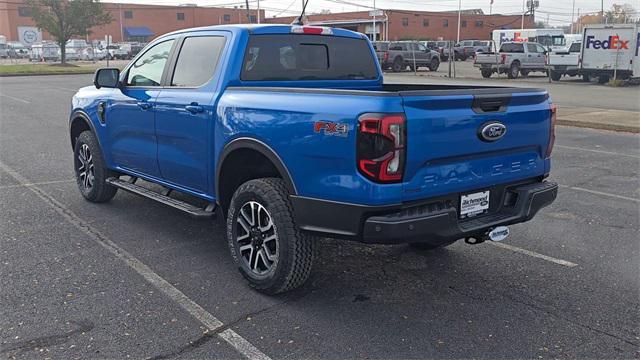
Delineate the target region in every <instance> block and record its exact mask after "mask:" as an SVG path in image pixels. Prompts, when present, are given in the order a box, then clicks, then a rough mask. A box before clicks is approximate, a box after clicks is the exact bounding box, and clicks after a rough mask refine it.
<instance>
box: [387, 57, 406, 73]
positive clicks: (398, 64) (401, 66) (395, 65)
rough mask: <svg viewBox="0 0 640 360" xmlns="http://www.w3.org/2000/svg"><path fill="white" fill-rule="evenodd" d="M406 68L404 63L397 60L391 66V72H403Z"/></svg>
mask: <svg viewBox="0 0 640 360" xmlns="http://www.w3.org/2000/svg"><path fill="white" fill-rule="evenodd" d="M405 68H406V66H405V65H404V61H402V59H400V58H398V59H395V60H394V62H393V65H392V67H391V70H393V72H400V71H402V70H404V69H405Z"/></svg>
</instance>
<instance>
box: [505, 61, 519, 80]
mask: <svg viewBox="0 0 640 360" xmlns="http://www.w3.org/2000/svg"><path fill="white" fill-rule="evenodd" d="M518 75H520V64H518V63H517V62H515V61H514V62H513V63H511V67H510V68H509V71H508V72H507V77H508V78H509V79H517V78H518Z"/></svg>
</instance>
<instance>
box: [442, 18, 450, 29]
mask: <svg viewBox="0 0 640 360" xmlns="http://www.w3.org/2000/svg"><path fill="white" fill-rule="evenodd" d="M442 27H449V19H442Z"/></svg>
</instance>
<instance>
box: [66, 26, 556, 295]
mask: <svg viewBox="0 0 640 360" xmlns="http://www.w3.org/2000/svg"><path fill="white" fill-rule="evenodd" d="M176 43H178V44H180V46H174V45H175V44H176ZM375 56H376V55H375V53H374V52H373V51H372V49H371V46H370V43H369V40H368V39H367V38H366V37H365V36H363V34H360V33H356V32H352V31H348V30H344V29H338V28H329V27H312V26H297V25H273V24H265V25H255V24H252V25H228V26H212V27H206V28H197V29H186V30H179V31H176V32H172V33H170V34H167V35H164V36H160V37H159V38H157V39H156V40H154V42H152V43H151V44H150V45H149V46H148V47H147V48H145V50H144V53H143V54H142V55H140V56H139V57H138V58H137V59H136V61H134V62H132V63H130V64H129V65H127V66H126V67H125V68H124V69H123V70H122V73H121V72H120V70H119V69H116V68H110V69H101V70H99V71H97V72H96V75H95V78H94V84H93V85H92V86H88V87H84V88H82V89H80V90H79V91H78V92H77V93H76V94H75V95H74V96H73V99H72V111H71V114H70V124H69V125H70V126H69V135H70V138H69V139H70V145H71V147H72V149H73V157H72V158H73V161H74V168H75V175H76V180H77V185H78V189H79V191H80V193H81V194H82V196H83V197H84V198H85V199H86V200H88V201H91V202H96V203H100V202H105V201H109V200H110V199H111V198H113V197H114V196H115V195H116V192H117V191H118V189H121V190H125V191H129V192H132V193H134V194H137V195H140V196H143V197H146V198H148V199H150V200H154V201H158V202H159V203H162V204H165V205H169V206H172V207H174V208H176V209H179V210H182V211H184V212H186V213H188V214H191V215H193V216H197V217H205V218H206V217H211V216H213V215H214V212H215V213H218V214H219V216H222V217H224V218H225V219H226V236H227V240H228V244H229V249H230V251H231V255H232V258H233V260H234V262H235V264H236V266H237V268H238V269H239V271H240V272H241V273H242V275H243V276H244V278H245V279H246V280H247V282H248V283H249V284H250V286H252V287H253V288H255V289H257V290H259V291H262V292H265V293H268V294H275V293H280V292H284V291H288V290H291V289H294V288H296V287H298V286H300V285H302V284H303V283H304V282H305V281H306V279H307V278H308V276H309V274H310V273H311V268H312V264H313V261H314V253H315V251H314V248H315V247H317V246H319V243H318V240H317V239H318V237H321V236H322V237H326V236H331V237H338V238H343V239H351V240H356V241H362V242H366V243H384V244H403V243H410V244H412V246H413V247H415V248H418V249H422V250H428V249H435V248H438V247H443V246H447V245H449V244H452V243H453V242H455V241H457V240H459V239H463V238H464V239H465V241H466V242H467V243H470V244H475V243H480V242H483V241H485V240H492V241H500V240H503V239H504V238H506V237H507V236H508V235H509V229H508V228H507V227H506V226H507V225H509V224H516V223H521V222H525V221H528V220H531V219H532V218H533V217H534V216H535V215H536V213H537V212H538V211H539V210H540V209H542V208H543V207H545V206H547V205H549V204H551V203H552V202H553V201H554V199H555V198H556V194H557V191H558V185H557V184H556V183H554V182H551V181H547V179H548V176H549V172H550V167H551V160H550V156H551V151H552V149H553V144H554V139H555V135H554V126H555V113H556V110H555V107H554V106H553V105H552V104H551V102H550V101H549V99H548V94H547V92H546V90H544V89H524V88H509V87H490V86H480V87H475V86H473V85H434V84H416V85H409V84H404V83H400V84H388V83H386V82H384V81H383V75H382V71H381V69H380V67H379V66H377V62H376V61H375ZM329 64H331V66H329ZM158 87H161V88H162V91H158ZM150 93H154V94H155V95H154V96H149V94H150ZM510 99H517V101H510ZM142 181H145V182H147V183H154V184H157V185H159V186H161V187H162V188H163V189H164V190H161V191H156V190H154V189H153V188H151V187H145V185H144V184H142V183H141V182H142ZM156 188H157V187H156ZM172 193H173V194H175V193H182V194H188V195H190V196H191V197H192V198H195V199H198V200H199V202H202V203H204V204H200V205H197V202H194V201H191V200H189V199H188V197H185V196H175V195H173V196H172ZM87 209H88V211H91V210H90V209H91V208H90V207H88V208H87ZM129 210H130V211H135V209H129ZM124 211H127V210H124ZM121 212H122V211H121ZM117 215H118V214H117V213H116V212H114V216H117ZM120 215H122V216H126V214H122V213H121V214H120Z"/></svg>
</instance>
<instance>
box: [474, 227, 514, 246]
mask: <svg viewBox="0 0 640 360" xmlns="http://www.w3.org/2000/svg"><path fill="white" fill-rule="evenodd" d="M509 233H510V231H509V228H508V227H506V226H497V227H495V228H489V229H488V230H487V231H486V232H485V233H484V234H482V235H480V236H469V237H467V238H465V239H464V242H466V243H467V244H469V245H477V244H481V243H483V242H485V241H487V240H489V241H496V242H498V241H502V240H504V239H506V238H507V237H509Z"/></svg>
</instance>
